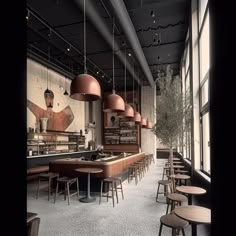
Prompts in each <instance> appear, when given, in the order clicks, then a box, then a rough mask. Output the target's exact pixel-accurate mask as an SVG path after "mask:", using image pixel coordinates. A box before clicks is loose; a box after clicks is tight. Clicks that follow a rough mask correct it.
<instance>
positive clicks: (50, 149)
mask: <svg viewBox="0 0 236 236" xmlns="http://www.w3.org/2000/svg"><path fill="white" fill-rule="evenodd" d="M27 137H28V139H27V151H28V153H32V154H33V155H35V154H37V155H43V154H45V153H58V152H64V153H66V152H76V151H79V150H80V149H81V148H84V147H85V136H81V135H80V134H78V133H71V132H48V133H28V134H27ZM30 150H31V151H30Z"/></svg>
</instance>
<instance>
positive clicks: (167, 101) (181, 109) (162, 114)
mask: <svg viewBox="0 0 236 236" xmlns="http://www.w3.org/2000/svg"><path fill="white" fill-rule="evenodd" d="M158 85H159V87H160V92H161V95H160V101H159V102H158V104H157V109H156V123H155V124H154V126H153V128H152V132H153V133H154V134H155V135H156V136H157V137H158V138H159V139H160V141H161V143H162V144H164V145H166V146H169V147H170V148H171V147H173V144H174V143H175V141H176V140H177V138H178V136H180V135H181V133H182V132H183V128H184V126H183V124H184V123H186V122H187V121H188V122H189V121H190V120H191V106H190V100H189V98H190V96H189V94H185V95H184V96H183V95H182V93H181V81H180V79H179V78H175V79H173V78H172V75H171V74H167V76H166V77H161V78H159V79H158Z"/></svg>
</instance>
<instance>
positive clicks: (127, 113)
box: [117, 50, 134, 118]
mask: <svg viewBox="0 0 236 236" xmlns="http://www.w3.org/2000/svg"><path fill="white" fill-rule="evenodd" d="M117 115H118V117H127V118H132V117H134V109H133V107H131V106H130V105H129V104H128V103H127V99H126V50H125V110H124V111H122V112H118V113H117Z"/></svg>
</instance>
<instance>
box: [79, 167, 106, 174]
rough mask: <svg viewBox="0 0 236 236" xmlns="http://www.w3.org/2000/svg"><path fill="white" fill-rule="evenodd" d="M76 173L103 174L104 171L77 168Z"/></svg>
mask: <svg viewBox="0 0 236 236" xmlns="http://www.w3.org/2000/svg"><path fill="white" fill-rule="evenodd" d="M75 171H78V172H81V173H100V172H103V169H100V168H91V167H90V168H77V169H75Z"/></svg>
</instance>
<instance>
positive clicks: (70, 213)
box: [27, 159, 210, 236]
mask: <svg viewBox="0 0 236 236" xmlns="http://www.w3.org/2000/svg"><path fill="white" fill-rule="evenodd" d="M165 162H166V159H156V160H155V164H152V165H151V166H150V168H149V171H148V172H147V173H146V174H145V176H144V177H143V178H142V180H141V181H139V183H138V185H135V183H134V180H132V182H130V183H128V181H127V180H125V181H124V182H123V189H124V196H125V199H124V200H122V198H121V194H119V204H116V205H115V207H114V208H113V206H112V200H111V199H109V201H108V202H107V201H106V199H105V198H103V199H102V203H101V204H100V205H99V198H98V197H97V199H96V201H95V202H92V203H82V202H79V201H78V200H77V197H76V195H74V196H72V197H71V204H70V205H68V204H67V201H64V198H63V196H60V195H59V196H58V198H57V202H56V203H55V204H54V200H53V197H54V196H52V198H51V200H50V201H48V200H47V192H46V191H42V192H41V194H40V197H39V199H36V198H35V193H36V186H37V183H35V182H31V183H28V185H27V211H29V212H37V213H38V216H39V217H40V219H41V222H40V228H39V236H54V235H55V236H77V235H80V236H93V235H96V236H110V235H112V236H154V235H155V236H156V235H158V232H159V226H160V217H161V216H162V215H164V214H165V211H166V204H165V203H164V202H165V198H164V196H162V195H160V201H162V202H163V203H159V202H156V201H155V198H156V190H157V183H158V180H160V179H161V177H162V168H163V166H164V163H165ZM81 196H82V193H81ZM197 230H198V235H200V236H209V235H210V227H209V226H205V225H198V228H197ZM185 234H186V236H190V235H191V226H188V227H187V228H186V229H185ZM167 235H171V229H170V228H167V227H165V226H163V230H162V236H167Z"/></svg>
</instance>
